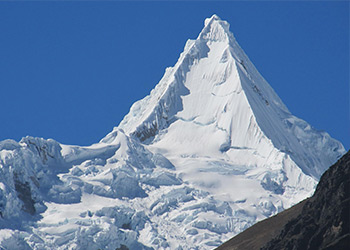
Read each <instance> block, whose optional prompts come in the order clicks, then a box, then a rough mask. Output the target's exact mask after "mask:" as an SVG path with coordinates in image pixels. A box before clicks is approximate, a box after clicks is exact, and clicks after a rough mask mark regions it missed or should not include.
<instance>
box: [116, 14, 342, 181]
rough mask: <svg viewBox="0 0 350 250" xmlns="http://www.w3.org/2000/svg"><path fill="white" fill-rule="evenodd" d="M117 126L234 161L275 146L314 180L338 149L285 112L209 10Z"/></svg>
mask: <svg viewBox="0 0 350 250" xmlns="http://www.w3.org/2000/svg"><path fill="white" fill-rule="evenodd" d="M119 127H120V128H122V129H124V131H125V132H126V133H127V134H129V135H131V136H134V137H137V138H139V140H140V141H141V142H144V143H146V144H149V145H155V146H157V147H159V148H160V149H166V150H168V149H169V150H171V152H172V153H171V154H172V155H173V154H174V152H177V153H178V154H196V155H197V154H200V155H207V156H213V155H221V156H222V154H224V155H225V156H228V157H229V158H230V159H231V160H233V159H234V158H236V156H237V151H238V150H243V151H249V152H255V153H256V154H257V153H258V154H259V155H261V156H262V157H263V158H266V157H268V156H269V155H270V154H271V152H272V151H273V150H275V149H276V150H278V151H279V152H284V153H286V154H287V155H289V156H290V157H291V159H292V160H293V161H294V162H295V163H296V164H297V165H298V167H299V168H301V169H302V171H303V172H304V173H305V174H307V175H310V176H312V177H314V178H316V179H317V178H319V177H320V175H321V174H322V173H323V172H324V171H325V169H326V168H327V167H328V166H329V165H330V164H331V163H333V162H334V161H335V159H337V158H339V157H340V156H341V155H342V154H343V153H344V152H345V151H344V148H343V146H342V145H341V144H340V143H339V142H337V141H335V140H333V139H332V138H330V136H329V135H328V134H327V133H325V132H320V131H317V130H315V129H313V128H312V127H311V126H310V125H309V124H307V123H306V122H305V121H303V120H301V119H298V118H296V117H295V116H293V115H292V114H291V113H290V112H289V111H288V109H287V108H286V106H285V105H284V104H283V103H282V101H281V100H280V98H279V97H278V96H277V95H276V93H275V92H274V91H273V89H272V88H271V87H270V86H269V84H268V83H267V82H266V81H265V80H264V79H263V77H262V76H261V75H260V74H259V73H258V71H257V70H256V69H255V67H254V66H253V64H252V63H251V62H250V60H249V58H248V57H247V56H246V55H245V53H244V52H243V50H242V49H241V48H240V46H239V45H238V43H237V42H236V40H235V38H234V37H233V34H232V33H231V32H230V31H229V24H228V23H227V22H225V21H222V20H220V18H219V17H217V16H216V15H214V16H212V17H211V18H209V19H206V21H205V27H204V28H203V30H202V32H201V33H200V34H199V36H198V38H197V39H196V40H194V41H193V40H189V41H188V42H187V44H186V46H185V49H184V52H183V53H182V54H181V56H180V59H179V60H178V62H177V63H176V65H175V66H174V67H173V68H169V69H167V71H166V73H165V75H164V77H163V78H162V80H161V81H160V83H159V84H158V85H157V86H156V88H155V89H154V90H153V91H152V92H151V94H150V95H149V96H147V97H146V98H144V99H143V100H141V101H139V102H136V103H135V104H134V105H133V106H132V107H131V110H130V112H129V114H127V115H126V116H125V118H124V120H123V121H122V122H121V123H120V125H119ZM174 149H175V150H174ZM220 153H221V154H220ZM259 164H260V163H259ZM260 165H261V164H260Z"/></svg>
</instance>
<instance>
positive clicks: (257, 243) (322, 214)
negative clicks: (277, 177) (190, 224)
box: [217, 151, 350, 250]
mask: <svg viewBox="0 0 350 250" xmlns="http://www.w3.org/2000/svg"><path fill="white" fill-rule="evenodd" d="M349 247H350V151H349V152H348V153H346V154H345V155H344V156H343V157H342V158H341V159H340V160H339V161H338V162H337V163H336V164H334V165H333V166H332V167H330V168H329V169H328V170H327V171H326V172H325V173H324V174H323V175H322V177H321V179H320V182H319V184H318V185H317V188H316V191H315V193H314V195H313V196H312V197H311V198H309V199H306V200H304V201H302V202H301V203H299V204H297V205H296V206H294V207H292V208H290V209H287V210H285V211H284V212H282V213H280V214H278V215H276V216H273V217H271V218H269V219H266V220H264V221H261V222H259V223H257V224H256V225H254V226H252V227H251V228H249V229H247V230H246V231H244V232H242V233H241V234H239V235H237V236H236V237H234V238H232V239H231V240H229V241H228V242H226V243H225V244H223V245H222V246H220V247H219V248H217V250H229V249H230V250H233V249H251V250H253V249H263V250H277V249H278V250H280V249H290V250H297V249H303V250H304V249H305V250H320V249H324V250H326V249H327V250H342V249H344V250H345V249H349Z"/></svg>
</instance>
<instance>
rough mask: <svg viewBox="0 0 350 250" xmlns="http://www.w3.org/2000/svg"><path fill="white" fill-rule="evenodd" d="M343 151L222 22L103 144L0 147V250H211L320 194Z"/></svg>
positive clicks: (213, 24)
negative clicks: (285, 96)
mask: <svg viewBox="0 0 350 250" xmlns="http://www.w3.org/2000/svg"><path fill="white" fill-rule="evenodd" d="M343 153H345V150H344V148H343V146H342V145H341V144H340V143H339V142H337V141H335V140H334V139H332V138H330V137H329V135H328V134H327V133H325V132H320V131H317V130H315V129H313V128H312V127H311V126H310V125H309V124H307V123H306V122H305V121H303V120H301V119H299V118H297V117H295V116H293V115H291V114H290V112H289V111H288V109H287V108H286V107H285V105H284V104H283V103H282V101H281V100H280V99H279V98H278V96H277V95H276V94H275V92H274V91H273V90H272V88H271V87H270V86H269V85H268V83H267V82H266V81H265V80H264V79H263V78H262V77H261V76H260V74H259V73H258V72H257V70H256V69H255V67H254V66H253V65H252V63H251V62H250V61H249V59H248V57H247V56H246V55H245V54H244V52H243V51H242V50H241V48H240V47H239V45H238V44H237V42H236V40H235V38H234V37H233V35H232V33H230V32H229V25H228V23H227V22H225V21H222V20H220V19H219V18H218V17H217V16H216V15H214V16H213V17H211V18H208V19H207V20H206V21H205V27H204V28H203V30H202V32H201V33H200V34H199V36H198V38H197V39H196V40H189V41H188V42H187V43H186V46H185V49H184V52H183V53H182V54H181V56H180V58H179V61H178V62H177V63H176V65H175V66H174V67H173V68H168V69H167V70H166V73H165V75H164V77H163V78H162V80H161V81H160V83H159V84H158V85H157V86H156V87H155V89H154V90H153V91H152V92H151V94H150V95H149V96H147V97H145V98H144V99H142V100H140V101H138V102H136V103H135V104H134V105H133V106H132V108H131V109H130V112H129V114H128V115H127V116H126V117H125V118H124V120H123V121H122V122H121V123H120V125H119V126H118V127H116V128H115V129H114V130H113V131H112V132H111V133H109V134H108V135H107V136H106V137H105V138H103V139H102V140H101V141H100V142H99V143H96V144H94V145H91V146H89V147H80V146H69V145H62V144H59V143H57V142H55V141H54V140H44V139H40V138H33V137H26V138H23V139H22V141H21V142H19V143H17V142H15V141H12V140H6V141H2V142H0V167H1V168H0V215H1V219H0V227H1V228H2V229H1V230H0V241H1V243H0V246H1V247H3V248H5V249H26V248H27V249H31V248H33V249H116V248H118V247H121V245H125V246H127V247H128V248H129V249H212V248H214V247H215V246H218V245H220V244H221V243H222V242H224V241H225V240H227V239H229V238H230V237H232V236H233V235H235V234H237V233H239V232H241V231H242V230H244V229H245V228H247V227H249V226H251V225H252V224H254V223H256V222H257V221H259V220H261V219H264V218H266V217H269V216H271V215H273V214H276V213H277V212H280V211H282V210H283V209H285V208H288V207H290V206H291V205H293V204H295V203H297V202H299V201H300V200H302V199H304V198H306V197H307V196H309V195H311V194H312V193H313V190H314V187H315V185H316V183H317V180H318V178H319V177H320V175H321V174H322V173H323V172H324V171H325V169H326V168H327V167H328V166H330V165H331V164H332V163H333V162H335V161H336V159H338V158H339V157H340V156H341V155H342V154H343Z"/></svg>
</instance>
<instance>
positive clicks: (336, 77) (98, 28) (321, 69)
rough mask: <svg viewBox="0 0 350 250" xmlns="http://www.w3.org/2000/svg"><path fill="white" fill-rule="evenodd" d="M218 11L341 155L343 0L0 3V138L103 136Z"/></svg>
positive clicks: (346, 137)
mask: <svg viewBox="0 0 350 250" xmlns="http://www.w3.org/2000/svg"><path fill="white" fill-rule="evenodd" d="M214 13H216V14H217V15H219V16H220V17H221V18H222V19H224V20H227V21H228V22H229V23H230V24H231V31H232V32H233V33H234V35H235V37H236V39H237V40H238V42H239V43H240V45H241V47H242V48H243V49H244V50H245V52H246V53H247V55H248V56H249V57H250V59H251V60H252V62H253V63H254V64H255V66H256V67H257V68H258V70H259V71H260V73H261V74H262V75H263V76H264V77H265V79H266V80H267V81H268V82H269V83H270V85H271V86H272V87H273V88H274V89H275V91H276V92H277V94H278V95H279V96H280V97H281V99H282V100H283V101H284V103H285V104H286V105H287V107H288V108H289V109H290V111H291V112H292V113H293V114H295V115H296V116H298V117H300V118H302V119H304V120H306V121H307V122H309V123H310V124H311V125H312V126H314V127H315V128H317V129H320V130H325V131H327V132H328V133H329V134H330V135H331V136H332V137H334V138H336V139H338V140H340V141H341V142H342V143H343V144H344V146H345V148H346V149H349V148H350V121H349V3H348V2H346V1H344V2H339V1H335V2H324V1H322V2H315V1H310V2H305V1H298V2H277V1H270V2H261V1H260V2H227V1H225V2H208V1H205V2H198V1H194V2H159V1H153V2H111V1H107V2H99V1H88V2H82V1H76V2H66V1H64V2H41V1H39V2H0V87H1V88H0V108H1V116H0V140H3V139H8V138H11V139H15V140H17V141H18V140H20V139H21V137H23V136H26V135H32V136H39V137H44V138H53V139H55V140H57V141H59V142H61V143H66V144H78V145H89V144H92V143H95V142H97V141H99V140H100V139H101V138H102V137H103V136H104V135H106V134H107V133H108V132H109V131H111V130H112V128H113V127H114V126H117V125H118V124H119V122H120V121H121V119H122V118H123V116H124V115H125V114H126V113H127V112H128V110H129V108H130V106H131V104H132V103H133V102H135V101H136V100H138V99H141V98H143V97H144V96H146V95H147V94H148V93H149V92H150V90H151V89H152V88H153V87H154V86H155V85H156V84H157V83H158V81H159V80H160V79H161V77H162V75H163V74H164V70H165V68H166V67H169V66H173V65H174V64H175V62H176V61H177V59H178V57H179V54H180V53H181V52H182V50H183V47H184V45H185V42H186V40H187V39H189V38H191V39H193V38H196V37H197V35H198V33H199V32H200V31H201V29H202V27H203V22H204V19H205V18H206V17H210V16H211V15H212V14H214Z"/></svg>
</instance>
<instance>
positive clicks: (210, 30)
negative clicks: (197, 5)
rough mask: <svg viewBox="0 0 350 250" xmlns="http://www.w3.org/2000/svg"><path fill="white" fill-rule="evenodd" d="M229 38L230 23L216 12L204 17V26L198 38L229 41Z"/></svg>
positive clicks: (230, 34)
mask: <svg viewBox="0 0 350 250" xmlns="http://www.w3.org/2000/svg"><path fill="white" fill-rule="evenodd" d="M230 38H233V35H232V33H231V32H230V24H229V23H228V22H226V21H223V20H221V18H220V17H218V16H217V15H216V14H214V15H212V16H211V17H210V18H207V19H205V21H204V28H203V30H202V32H201V33H200V34H199V36H198V39H201V40H205V41H208V40H209V41H216V42H224V41H227V42H229V40H230Z"/></svg>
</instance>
